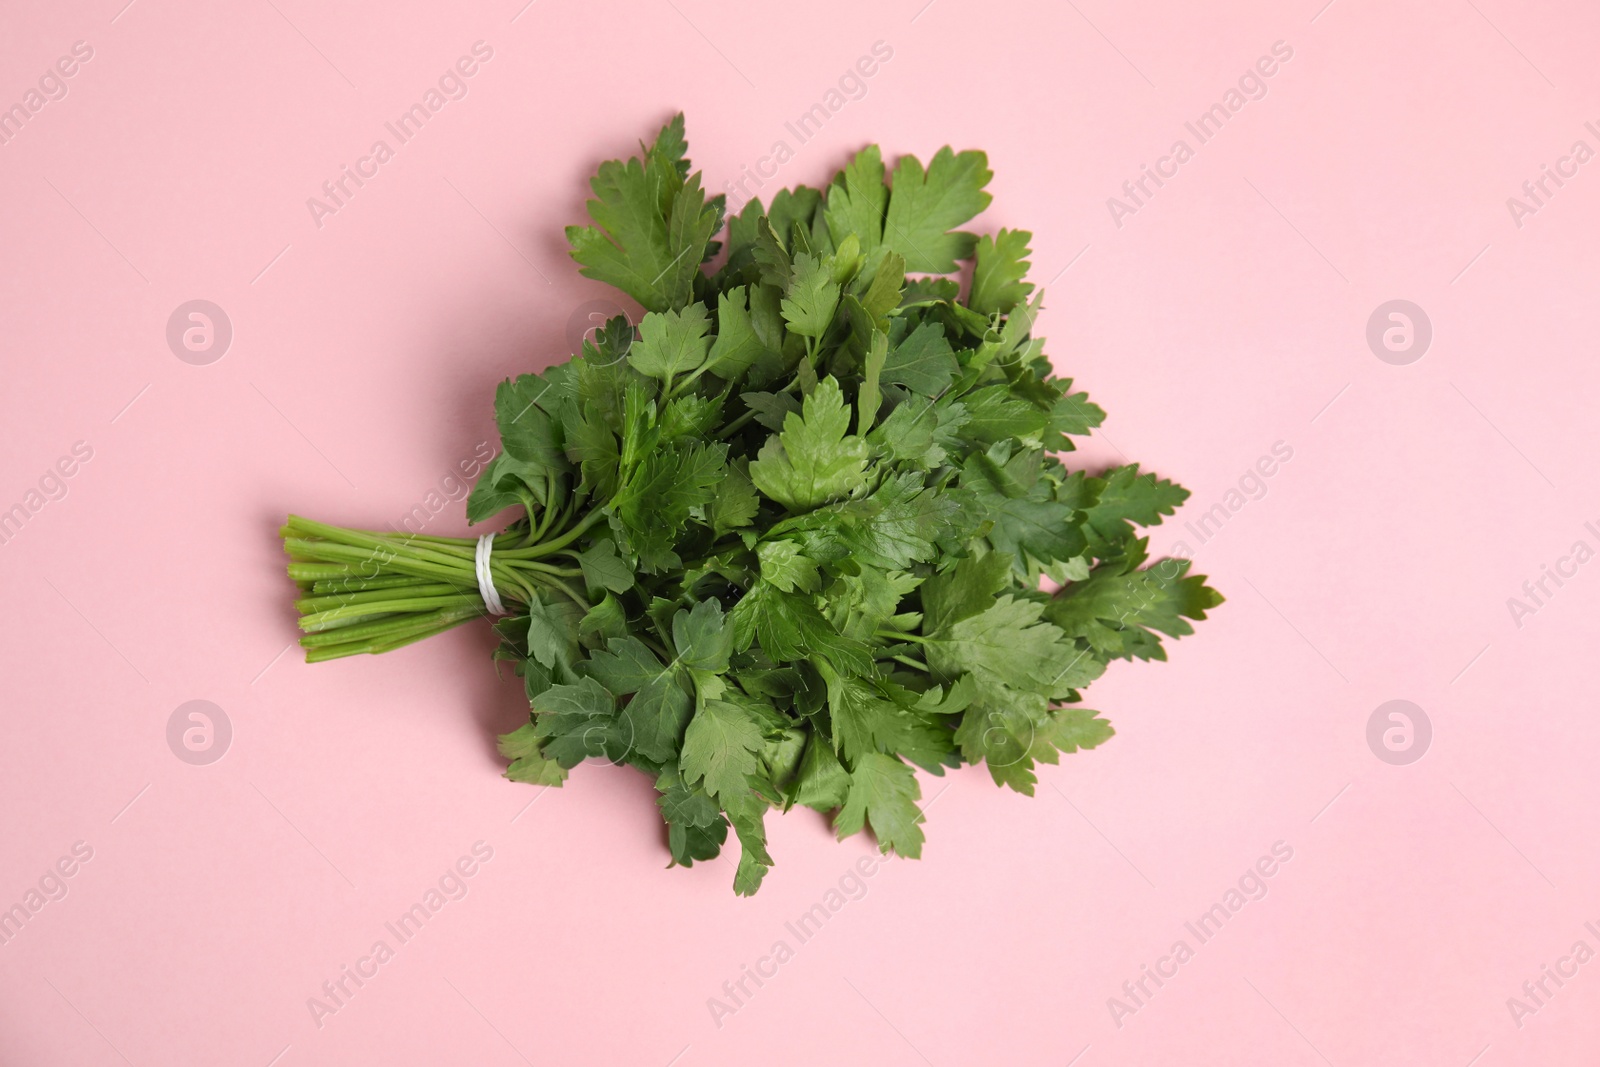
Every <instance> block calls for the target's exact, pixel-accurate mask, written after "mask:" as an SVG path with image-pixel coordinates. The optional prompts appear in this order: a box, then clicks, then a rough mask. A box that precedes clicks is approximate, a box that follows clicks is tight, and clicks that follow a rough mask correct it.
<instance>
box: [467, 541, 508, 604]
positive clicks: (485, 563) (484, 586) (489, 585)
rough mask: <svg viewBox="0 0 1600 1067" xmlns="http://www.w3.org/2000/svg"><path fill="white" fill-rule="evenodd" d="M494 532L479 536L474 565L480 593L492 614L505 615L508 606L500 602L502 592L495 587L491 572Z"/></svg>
mask: <svg viewBox="0 0 1600 1067" xmlns="http://www.w3.org/2000/svg"><path fill="white" fill-rule="evenodd" d="M494 537H495V535H494V534H484V535H483V536H482V537H480V538H478V548H477V551H476V552H475V553H474V554H473V566H474V569H475V570H476V571H477V574H478V595H479V596H481V597H483V606H484V607H486V608H488V609H489V614H490V615H504V614H505V613H506V607H505V605H504V604H502V603H500V593H499V591H498V590H497V589H495V587H494V575H493V574H491V573H490V572H489V553H491V552H493V551H494Z"/></svg>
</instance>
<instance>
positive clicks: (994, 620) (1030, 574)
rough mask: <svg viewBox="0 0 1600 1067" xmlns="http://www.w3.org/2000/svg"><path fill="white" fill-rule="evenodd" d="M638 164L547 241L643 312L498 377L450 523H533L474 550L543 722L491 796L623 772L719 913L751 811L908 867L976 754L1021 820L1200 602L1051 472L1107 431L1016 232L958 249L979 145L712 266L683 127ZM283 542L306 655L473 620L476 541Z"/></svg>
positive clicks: (675, 126) (1171, 565)
mask: <svg viewBox="0 0 1600 1067" xmlns="http://www.w3.org/2000/svg"><path fill="white" fill-rule="evenodd" d="M641 150H642V153H643V154H642V156H640V157H636V158H633V159H629V160H628V161H626V162H622V161H612V162H607V163H604V164H602V165H601V166H600V169H599V173H598V174H597V175H596V176H595V178H594V179H593V180H592V182H591V185H592V187H593V190H594V195H595V199H593V200H591V201H589V204H588V210H589V214H590V216H591V218H592V219H593V222H594V225H593V226H588V227H576V226H575V227H570V228H569V229H568V230H567V237H568V240H569V241H570V243H571V245H572V255H573V257H574V258H575V259H576V260H577V261H578V263H580V264H581V265H582V273H583V274H584V275H586V276H588V277H590V278H594V279H597V280H600V281H603V282H607V283H609V284H611V285H613V286H615V287H616V288H618V289H620V290H622V291H623V292H624V293H626V294H628V295H629V296H630V297H632V298H633V299H634V300H635V301H637V302H638V303H639V304H640V305H641V306H643V308H644V309H645V311H646V314H645V315H644V316H643V318H642V319H640V321H639V323H638V326H637V328H635V327H634V326H632V325H630V324H629V322H628V321H627V320H626V319H625V318H621V317H619V318H615V319H612V320H611V321H610V322H608V323H607V324H606V325H605V326H604V327H603V328H601V329H600V330H598V331H597V332H596V334H595V337H594V340H593V342H592V343H591V342H587V341H586V342H585V343H584V345H583V350H582V352H581V353H579V354H577V355H575V356H573V358H572V359H571V360H569V361H568V362H566V363H562V364H560V365H558V366H554V367H551V368H549V369H548V370H546V371H544V372H543V373H540V374H527V375H523V376H521V377H519V378H517V379H515V380H513V381H507V382H504V383H502V384H501V385H500V387H499V389H498V391H497V393H496V395H495V413H496V416H497V420H498V422H499V427H500V434H501V439H502V442H503V445H504V449H503V451H502V453H501V454H500V455H498V456H497V457H496V458H495V459H494V460H493V461H492V462H491V463H490V464H489V466H488V467H487V468H486V469H485V471H484V473H483V475H482V476H481V478H480V479H479V481H478V483H477V485H476V487H475V488H474V490H473V492H472V495H471V496H470V497H469V498H468V501H467V514H468V518H469V520H471V521H473V522H480V521H483V520H485V519H488V518H491V517H493V516H495V515H498V514H500V513H501V512H502V511H503V510H505V509H507V508H520V509H521V510H522V515H521V516H520V517H518V518H517V519H516V520H515V521H514V522H513V523H511V524H510V526H509V527H508V528H507V529H506V530H505V532H504V533H502V534H500V535H498V536H496V537H495V539H494V542H493V552H492V554H491V556H490V569H491V575H492V577H493V580H494V583H495V585H496V587H497V589H498V591H499V594H500V595H501V596H502V597H503V598H504V600H505V602H506V604H507V605H508V607H509V611H510V614H509V615H507V616H505V617H503V618H501V619H499V620H498V621H497V622H496V623H495V625H496V628H497V630H498V632H499V634H500V637H501V640H502V644H501V649H500V651H499V652H498V653H497V658H501V659H505V660H509V661H511V662H512V663H513V664H514V665H515V669H516V671H517V673H518V674H519V675H520V676H521V677H522V679H523V682H524V684H525V686H526V690H527V695H528V699H529V702H530V706H531V709H532V714H531V716H530V721H529V722H528V723H527V724H526V725H524V726H522V727H521V728H519V729H517V730H515V731H514V732H512V733H510V734H507V735H505V736H503V737H502V738H501V739H500V748H501V751H502V752H503V753H504V754H505V755H506V756H507V757H508V758H509V759H510V760H511V766H510V769H509V770H508V771H507V776H508V777H510V778H512V779H515V780H517V781H526V782H534V783H540V784H543V785H558V784H560V783H561V782H562V781H563V780H564V779H565V778H566V775H567V772H568V771H569V770H571V769H572V768H573V767H575V766H576V765H577V764H579V763H580V762H583V761H584V760H586V759H592V758H596V757H599V758H603V759H606V760H609V761H611V762H613V763H626V764H630V765H632V766H634V767H637V768H639V769H640V770H642V771H644V772H645V773H647V774H649V775H650V776H651V778H652V779H654V781H655V784H656V788H657V789H658V790H659V791H660V797H659V804H660V808H661V813H662V815H663V817H664V818H665V820H666V824H667V829H668V833H667V838H668V845H669V848H670V850H671V853H672V859H673V861H674V862H675V863H679V864H683V865H685V866H688V865H691V864H693V863H694V862H696V861H699V860H705V859H708V858H711V857H713V856H716V855H717V854H718V852H719V851H720V850H721V848H722V846H723V844H724V842H725V841H726V838H727V834H728V829H729V827H730V826H731V827H732V829H733V831H734V833H735V834H736V835H737V836H738V839H739V843H740V847H741V859H740V862H739V865H738V873H737V874H736V876H735V880H734V889H735V890H736V891H737V892H739V893H742V894H748V893H753V892H755V890H756V889H757V887H759V885H760V884H761V880H762V878H763V876H764V875H765V873H766V871H767V868H768V867H770V866H771V864H772V859H771V857H770V856H769V855H768V852H767V847H766V833H765V828H764V823H763V818H764V816H765V815H766V813H767V810H768V809H769V808H772V807H777V808H779V809H784V810H786V809H788V808H789V807H791V806H792V805H795V804H801V805H805V806H807V807H810V808H814V809H817V810H819V811H823V812H832V813H834V814H833V825H834V828H835V829H836V830H837V832H838V833H839V835H840V836H844V835H846V834H853V833H856V832H858V831H860V830H861V829H863V828H864V827H866V826H868V825H870V826H871V828H872V831H873V833H874V834H875V835H876V837H877V840H878V844H879V847H880V848H881V849H882V850H884V851H885V852H888V851H893V852H895V853H897V854H899V855H902V856H912V857H915V856H918V855H919V854H920V853H921V850H922V841H923V834H922V829H921V826H920V824H921V823H922V821H923V817H922V813H921V811H920V810H919V808H918V805H917V801H918V799H919V798H920V791H919V788H918V783H917V778H916V775H915V773H914V771H913V767H918V768H921V769H923V770H925V771H927V772H929V773H931V774H942V773H943V772H944V769H945V768H946V767H957V766H960V765H961V764H962V763H963V762H967V763H983V764H985V765H986V766H987V768H988V770H989V773H990V774H991V775H992V776H993V777H994V780H995V781H996V782H997V783H1000V784H1003V785H1007V786H1010V787H1011V788H1012V789H1015V790H1017V791H1018V792H1021V793H1027V794H1030V795H1031V794H1032V792H1033V788H1034V784H1035V781H1036V778H1035V774H1034V766H1035V764H1036V763H1038V762H1045V763H1055V762H1056V761H1057V753H1058V752H1068V753H1070V752H1075V751H1077V750H1078V749H1080V748H1092V747H1094V746H1095V745H1098V744H1100V743H1101V742H1103V741H1105V740H1106V739H1107V738H1108V737H1110V736H1111V734H1112V730H1111V727H1110V726H1109V725H1108V724H1107V723H1106V721H1105V720H1104V719H1102V718H1099V717H1098V714H1097V713H1096V712H1094V711H1090V710H1088V709H1087V708H1085V707H1083V706H1082V704H1081V703H1079V701H1080V699H1081V696H1080V694H1081V691H1082V690H1083V688H1084V687H1085V686H1087V685H1088V684H1089V683H1090V682H1092V681H1093V680H1094V679H1095V678H1097V677H1099V676H1100V674H1101V673H1102V672H1103V671H1104V670H1105V669H1106V665H1107V663H1108V662H1109V661H1111V660H1113V659H1119V658H1124V659H1141V660H1149V659H1164V658H1165V653H1164V652H1163V650H1162V647H1161V635H1166V636H1168V637H1179V636H1182V635H1184V634H1188V633H1190V632H1192V628H1191V627H1190V625H1189V623H1188V622H1187V621H1186V620H1187V619H1201V618H1204V617H1205V611H1206V609H1207V608H1210V607H1212V606H1214V605H1216V604H1218V603H1220V602H1221V599H1222V598H1221V597H1220V596H1219V595H1218V594H1217V593H1216V592H1215V591H1213V590H1212V589H1210V588H1208V587H1207V586H1206V585H1205V581H1204V578H1203V577H1199V576H1190V575H1189V574H1188V573H1187V572H1188V563H1187V561H1179V560H1167V561H1164V562H1162V563H1161V564H1159V565H1157V566H1154V567H1146V566H1145V564H1146V562H1147V557H1146V541H1145V540H1144V539H1141V538H1139V537H1137V536H1135V532H1134V528H1135V526H1149V525H1154V524H1158V523H1160V522H1161V519H1162V516H1164V515H1170V514H1172V511H1173V509H1174V508H1175V507H1176V506H1177V505H1178V504H1180V503H1181V502H1182V501H1183V500H1184V499H1185V497H1186V496H1187V495H1188V493H1187V491H1186V490H1184V489H1182V488H1181V487H1179V486H1177V485H1175V484H1173V483H1172V482H1170V481H1166V480H1161V479H1157V478H1155V477H1154V476H1152V475H1150V474H1147V473H1142V472H1141V471H1140V470H1139V469H1138V467H1137V466H1136V465H1129V466H1124V467H1118V468H1115V469H1113V470H1110V471H1107V472H1105V473H1103V474H1102V475H1100V476H1094V475H1091V474H1088V473H1085V472H1083V471H1074V470H1070V469H1068V468H1067V467H1066V466H1065V465H1063V463H1062V462H1061V460H1060V459H1058V458H1057V457H1058V454H1060V453H1063V452H1067V451H1071V449H1072V447H1073V445H1072V443H1071V437H1072V436H1074V435H1085V434H1088V433H1089V431H1090V430H1091V429H1092V428H1094V427H1095V426H1098V425H1099V424H1100V422H1101V420H1102V418H1103V417H1104V413H1103V412H1102V411H1101V410H1100V409H1099V408H1098V407H1096V406H1095V405H1094V404H1092V403H1090V402H1089V400H1088V398H1087V397H1086V395H1085V394H1083V393H1081V392H1074V391H1073V388H1072V383H1071V381H1070V380H1068V379H1063V378H1058V377H1056V375H1055V373H1054V371H1053V370H1052V368H1051V365H1050V363H1049V361H1048V360H1047V359H1046V358H1045V356H1044V354H1043V345H1044V342H1043V340H1042V339H1041V338H1039V337H1037V336H1035V335H1034V332H1033V324H1034V321H1035V317H1036V315H1037V314H1038V311H1039V308H1040V299H1039V297H1038V296H1035V295H1033V288H1034V287H1033V285H1032V284H1030V283H1029V282H1027V281H1025V280H1024V277H1025V275H1026V273H1027V270H1028V266H1029V264H1028V260H1027V257H1028V255H1029V249H1028V242H1029V240H1030V237H1031V235H1030V234H1028V233H1027V232H1025V231H1021V230H1004V229H1002V230H1000V231H999V232H998V233H997V234H995V235H994V236H992V237H990V236H983V237H981V238H980V237H977V236H974V235H973V234H971V233H967V232H963V231H961V230H960V229H959V227H960V226H962V225H963V224H965V223H967V222H968V221H969V220H971V219H972V218H973V217H974V216H975V215H977V214H978V213H979V212H981V211H982V210H983V209H984V208H985V207H986V206H987V205H988V203H989V200H990V197H989V194H988V193H986V192H985V191H984V186H985V185H986V184H987V183H988V181H989V179H990V177H991V174H990V171H989V170H988V168H987V161H986V159H985V157H984V155H983V153H981V152H975V151H968V152H959V153H957V152H953V151H951V150H950V149H949V148H944V149H941V150H940V151H939V152H938V153H936V154H935V155H934V157H933V159H932V160H931V161H930V162H929V164H928V165H927V166H926V167H924V166H923V164H922V163H920V162H919V161H918V160H916V159H915V158H912V157H910V156H906V157H902V158H901V159H900V160H899V161H898V163H897V164H896V165H895V167H894V170H893V173H892V176H891V175H888V174H886V170H885V167H884V164H883V161H882V159H881V157H880V155H879V151H878V149H877V148H876V147H869V148H867V149H865V150H863V151H862V152H860V153H859V154H858V155H857V156H856V157H855V159H854V160H852V161H851V163H850V164H849V166H847V167H845V168H844V169H843V170H842V171H840V172H839V174H838V175H837V176H836V177H835V178H834V180H833V182H832V184H831V185H829V186H828V188H826V189H808V188H805V187H803V186H801V187H798V188H795V189H788V190H783V191H781V192H779V193H777V194H776V195H775V196H774V197H773V198H772V201H771V203H770V204H769V205H767V206H765V207H764V206H763V205H762V204H761V203H760V202H759V201H755V200H752V201H751V202H749V203H748V204H746V205H745V207H744V209H743V210H742V211H741V212H740V213H739V214H738V215H736V216H734V217H733V218H731V219H729V220H727V223H728V224H727V234H726V239H725V241H718V240H715V239H714V238H715V237H716V236H717V235H719V234H720V233H721V232H722V231H723V228H724V217H723V216H724V200H723V198H722V197H721V196H717V197H710V198H708V197H707V196H706V194H705V191H704V189H703V188H702V186H701V180H700V175H699V174H698V173H693V174H691V173H689V162H688V160H687V159H686V158H685V153H686V151H687V144H686V142H685V140H684V128H683V117H682V116H681V115H680V116H678V117H677V118H675V119H673V120H672V121H671V122H669V123H668V124H667V125H666V126H665V127H663V128H662V130H661V131H660V133H659V134H658V135H657V137H656V138H655V141H654V143H653V144H651V145H649V146H644V145H641ZM886 179H888V180H886ZM720 253H725V257H724V258H723V259H722V265H721V266H720V268H719V269H716V270H715V271H712V270H711V269H710V267H709V266H708V264H709V263H710V262H711V261H712V260H713V259H715V258H716V257H717V256H718V255H719V254H720ZM963 263H970V264H971V280H970V283H969V284H968V285H967V287H966V294H965V297H963V295H962V285H961V283H960V280H959V279H958V277H957V274H958V272H959V271H960V269H961V265H962V264H963ZM284 537H285V544H286V547H287V549H288V551H289V553H290V555H291V558H292V559H293V561H294V562H292V563H291V564H290V574H291V576H292V577H294V578H295V579H296V580H297V581H299V582H300V583H301V584H302V588H303V592H304V596H303V597H302V599H301V600H300V601H299V607H300V609H301V611H302V613H303V615H302V620H301V624H302V627H303V628H304V629H306V630H307V633H306V635H305V636H304V637H303V638H302V643H303V644H305V645H306V647H307V649H308V653H307V658H308V659H328V658H334V657H337V656H343V655H350V654H354V653H360V652H382V651H388V650H389V649H391V648H396V647H399V646H400V645H403V644H407V643H410V642H412V641H416V640H419V639H421V638H423V637H426V636H428V635H429V634H432V633H437V632H439V631H440V630H443V629H447V628H449V627H451V626H454V625H457V624H459V623H460V622H463V621H465V620H467V619H470V618H474V617H477V616H479V615H481V614H482V613H483V604H482V600H481V599H480V596H479V593H478V585H477V582H476V579H475V575H474V549H475V542H474V541H472V540H469V539H461V538H444V537H422V536H410V535H403V534H394V533H388V534H385V533H372V532H359V531H352V530H343V529H339V528H337V527H331V526H325V525H322V524H318V523H312V522H309V521H308V520H305V519H300V518H297V517H291V519H290V520H289V524H288V525H287V526H286V527H285V528H284ZM1047 590H1054V591H1053V592H1052V591H1047Z"/></svg>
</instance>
